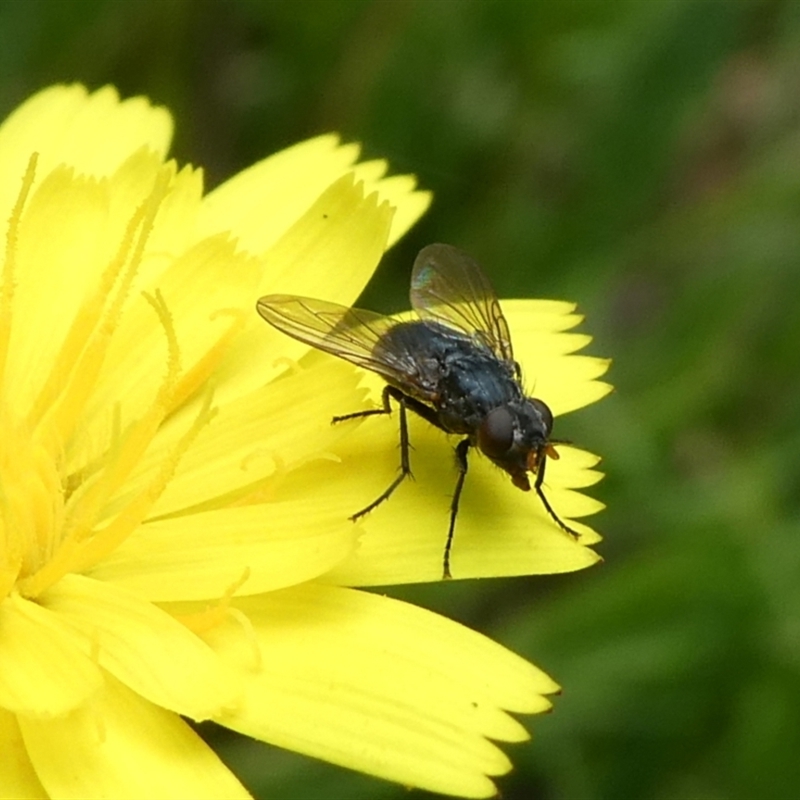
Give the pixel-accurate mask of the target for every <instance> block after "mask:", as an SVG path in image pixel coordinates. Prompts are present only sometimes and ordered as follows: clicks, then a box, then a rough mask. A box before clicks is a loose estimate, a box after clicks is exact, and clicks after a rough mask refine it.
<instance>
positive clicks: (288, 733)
mask: <svg viewBox="0 0 800 800" xmlns="http://www.w3.org/2000/svg"><path fill="white" fill-rule="evenodd" d="M235 605H236V606H237V607H238V608H239V609H240V610H242V611H244V612H245V613H246V614H247V616H248V618H249V619H250V621H251V622H252V625H253V633H254V635H255V637H256V641H257V642H258V646H259V648H260V659H259V661H258V663H254V654H253V649H252V643H251V642H250V641H249V640H248V639H246V638H245V637H244V636H243V635H242V631H241V628H240V627H239V626H237V625H236V624H234V623H231V624H230V625H225V626H221V627H218V628H215V629H214V630H213V631H211V632H210V633H209V634H208V639H209V642H210V643H211V644H212V646H213V647H215V648H217V649H218V651H219V652H220V653H222V654H224V655H225V656H226V657H227V658H229V659H230V660H231V662H232V663H235V664H237V665H238V666H239V667H240V668H241V669H242V670H243V672H244V673H245V675H246V676H247V680H248V689H247V695H246V700H245V702H244V703H243V705H242V706H241V708H240V709H238V710H237V711H236V712H234V713H231V714H226V715H225V716H223V717H221V718H220V720H219V721H220V722H221V723H222V724H224V725H227V726H229V727H232V728H234V729H236V730H239V731H241V732H243V733H246V734H248V735H250V736H255V737H257V738H260V739H263V740H265V741H268V742H271V743H274V744H277V745H279V746H281V747H287V748H291V749H293V750H297V751H299V752H302V753H307V754H308V755H312V756H315V757H318V758H323V759H325V760H328V761H332V762H334V763H337V764H341V765H343V766H346V767H350V768H352V769H358V770H361V771H364V772H368V773H371V774H374V775H378V776H380V777H383V778H387V779H389V780H395V781H398V782H401V783H403V784H406V785H409V786H418V787H422V788H425V789H428V790H430V791H435V792H443V793H447V794H459V795H463V796H466V797H489V796H491V795H493V794H494V793H495V791H496V790H495V788H494V786H493V784H492V782H491V781H490V780H489V778H488V777H487V776H490V775H499V774H503V773H505V772H507V771H508V770H509V768H510V764H509V762H508V759H507V758H506V756H505V755H504V754H503V753H502V752H501V751H500V750H499V749H498V748H497V747H496V746H495V745H493V744H491V743H490V742H489V741H488V740H487V738H486V737H491V738H494V739H499V740H503V741H520V740H523V739H525V738H527V733H526V731H525V729H524V728H522V726H521V725H519V723H517V722H516V721H515V720H513V719H512V718H511V717H510V716H508V714H506V713H505V711H504V709H506V710H512V711H517V712H525V713H535V712H538V711H543V710H546V709H547V708H549V705H550V704H549V702H548V701H547V699H546V698H545V697H544V696H543V695H544V694H547V693H551V692H553V691H556V690H557V686H556V685H555V684H554V683H553V682H552V681H551V680H550V679H549V678H548V677H547V676H546V675H544V673H542V672H540V671H539V670H537V669H536V668H535V667H534V666H533V665H531V664H528V663H527V662H525V661H524V660H523V659H521V658H519V657H517V656H515V655H513V654H512V653H510V652H508V651H506V650H504V649H503V648H502V647H500V646H499V645H497V644H495V643H494V642H492V641H491V640H489V639H486V638H484V637H483V636H481V635H480V634H477V633H475V632H473V631H470V630H468V629H467V628H464V627H462V626H460V625H457V624H456V623H453V622H450V621H449V620H446V619H444V618H442V617H439V616H438V615H436V614H433V613H431V612H428V611H425V610H422V609H419V608H415V607H414V606H411V605H407V604H405V603H401V602H398V601H395V600H391V599H388V598H385V597H378V596H375V595H370V594H366V593H362V592H356V591H353V590H347V589H337V588H334V587H323V586H314V585H305V586H302V587H295V588H293V589H288V590H286V591H283V592H275V593H272V594H270V595H268V596H264V597H253V598H248V599H242V600H237V601H235Z"/></svg>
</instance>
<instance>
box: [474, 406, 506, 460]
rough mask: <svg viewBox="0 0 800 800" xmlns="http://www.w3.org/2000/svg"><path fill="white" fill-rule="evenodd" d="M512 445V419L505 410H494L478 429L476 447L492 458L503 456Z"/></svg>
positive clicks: (501, 408)
mask: <svg viewBox="0 0 800 800" xmlns="http://www.w3.org/2000/svg"><path fill="white" fill-rule="evenodd" d="M513 444H514V417H513V415H512V414H511V412H510V411H509V410H508V409H507V408H503V407H502V406H501V407H500V408H495V409H494V410H493V411H490V412H489V413H488V414H487V415H486V418H485V419H484V420H483V422H482V423H481V427H480V428H478V447H480V449H481V450H482V451H483V452H484V453H485V454H486V455H487V456H489V457H490V458H492V457H498V456H503V455H505V454H506V453H507V452H508V451H509V450H510V449H511V445H513Z"/></svg>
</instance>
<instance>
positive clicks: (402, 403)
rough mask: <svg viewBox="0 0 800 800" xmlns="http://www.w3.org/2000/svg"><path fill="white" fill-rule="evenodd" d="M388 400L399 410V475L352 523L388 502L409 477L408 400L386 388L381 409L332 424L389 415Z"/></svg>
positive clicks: (337, 420)
mask: <svg viewBox="0 0 800 800" xmlns="http://www.w3.org/2000/svg"><path fill="white" fill-rule="evenodd" d="M389 398H393V399H394V400H395V401H396V402H397V405H398V407H399V409H400V474H399V475H398V476H397V477H396V478H395V479H394V480H393V481H392V482H391V484H390V485H389V488H388V489H386V491H385V492H383V493H382V494H381V495H380V496H379V497H377V498H376V499H375V500H373V501H372V502H371V503H370V504H369V505H368V506H366V507H365V508H362V509H361V511H356V513H355V514H353V516H352V517H350V519H352V520H353V521H355V520H357V519H359V518H360V517H363V516H364V515H365V514H369V512H370V511H372V509H373V508H375V507H376V506H379V505H380V504H381V503H382V502H383V501H384V500H388V499H389V498H390V497H391V496H392V494H393V492H394V490H395V489H396V488H397V487H398V486H399V485H400V484H401V483H402V482H403V481H404V480H405V479H406V478H408V477H409V476H410V475H411V462H410V460H409V457H408V452H409V449H410V445H409V443H408V421H407V419H406V404H407V402H408V400H409V398H407V397H406V396H405V395H404V394H403V393H402V392H401V391H400V390H399V389H395V388H394V387H393V386H387V387H386V388H384V390H383V408H375V409H371V410H369V411H357V412H356V413H355V414H346V415H345V416H343V417H334V418H333V421H334V422H341V421H342V420H345V419H353V418H354V417H367V416H372V415H374V414H390V413H391V411H392V408H391V405H390V403H389Z"/></svg>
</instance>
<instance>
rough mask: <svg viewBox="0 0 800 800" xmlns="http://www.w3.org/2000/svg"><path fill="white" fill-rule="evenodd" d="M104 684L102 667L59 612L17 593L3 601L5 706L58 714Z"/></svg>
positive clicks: (1, 698) (0, 657) (0, 653)
mask: <svg viewBox="0 0 800 800" xmlns="http://www.w3.org/2000/svg"><path fill="white" fill-rule="evenodd" d="M101 685H102V676H101V673H100V670H99V669H98V668H97V666H96V665H95V664H94V663H93V662H92V661H91V660H90V659H89V657H87V656H86V655H85V653H84V652H82V651H81V649H80V646H79V642H78V641H77V640H76V637H75V636H74V635H73V634H72V632H71V631H70V630H69V629H68V628H67V627H66V626H65V625H64V624H63V622H62V621H61V620H59V619H58V618H57V617H56V616H55V615H54V614H52V613H50V612H49V611H47V610H46V609H43V608H40V607H39V606H38V605H37V604H36V603H32V602H30V601H28V600H24V599H22V598H21V597H19V596H18V595H9V596H8V597H7V598H6V599H5V600H4V601H3V602H2V603H0V708H5V709H8V710H10V711H16V712H21V713H25V714H28V715H33V716H40V717H43V718H49V717H53V716H58V715H60V714H65V713H66V712H68V711H71V710H72V709H74V708H76V707H78V706H79V705H81V704H82V703H84V702H85V701H86V700H87V699H88V698H90V697H91V696H92V695H93V694H94V693H96V692H97V691H98V689H99V688H100V686H101Z"/></svg>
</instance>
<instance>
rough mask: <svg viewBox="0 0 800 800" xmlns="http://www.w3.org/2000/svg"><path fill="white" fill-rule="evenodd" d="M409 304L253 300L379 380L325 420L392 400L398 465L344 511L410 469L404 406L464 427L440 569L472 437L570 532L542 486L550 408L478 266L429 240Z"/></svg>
mask: <svg viewBox="0 0 800 800" xmlns="http://www.w3.org/2000/svg"><path fill="white" fill-rule="evenodd" d="M411 306H412V308H413V309H414V311H415V312H416V314H417V317H418V319H415V320H412V321H407V322H399V321H397V320H396V319H393V318H392V317H387V316H383V315H382V314H376V313H375V312H373V311H364V310H362V309H358V308H347V307H346V306H341V305H337V304H336V303H328V302H326V301H324V300H312V299H310V298H306V297H295V296H292V295H279V294H273V295H268V296H266V297H262V298H261V299H260V300H259V301H258V304H257V307H258V313H259V314H261V316H262V317H263V318H264V319H265V320H266V321H267V322H269V323H270V324H271V325H273V326H274V327H276V328H277V329H278V330H280V331H282V332H283V333H286V334H288V335H289V336H292V337H294V338H295V339H299V340H300V341H301V342H305V343H306V344H309V345H311V346H312V347H315V348H317V349H319V350H323V351H325V352H326V353H330V354H332V355H334V356H338V357H339V358H343V359H345V360H346V361H349V362H351V363H352V364H355V365H356V366H359V367H363V368H364V369H368V370H372V371H373V372H375V373H377V374H378V375H380V376H381V377H382V378H383V379H384V380H385V381H386V384H387V385H386V386H385V387H384V390H383V395H382V404H381V407H380V408H375V409H369V410H366V411H356V412H354V413H351V414H344V415H342V416H336V417H334V418H333V422H334V423H337V422H342V421H344V420H349V419H357V418H360V417H369V416H373V415H378V414H390V413H391V411H392V407H391V401H394V402H395V403H396V404H397V406H398V409H399V412H400V414H399V417H400V472H399V474H398V475H397V477H396V478H395V479H394V480H393V481H392V482H391V484H389V486H388V487H387V488H386V490H385V491H384V492H383V493H382V494H381V495H379V496H378V497H376V498H375V500H373V501H372V502H371V503H370V504H369V505H367V506H365V507H364V508H362V509H361V510H360V511H357V512H356V513H355V514H353V516H352V517H351V519H353V520H357V519H359V518H360V517H363V516H364V515H365V514H368V513H369V512H370V511H372V510H373V509H374V508H376V507H377V506H379V505H380V504H381V503H383V502H384V501H385V500H388V499H389V497H391V495H392V494H393V493H394V491H395V489H397V487H398V486H399V485H400V484H401V483H402V482H403V481H404V480H405V479H406V478H407V477H408V476H409V475H410V474H411V466H410V461H409V449H410V448H409V441H408V425H407V420H406V412H407V411H413V412H414V413H415V414H418V415H419V416H420V417H422V418H423V419H424V420H427V421H428V422H429V423H430V424H431V425H435V426H436V427H437V428H440V429H441V430H443V431H444V432H445V433H452V434H458V435H461V436H463V437H464V438H463V439H461V441H460V442H459V443H458V445H456V448H455V454H456V464H457V467H458V477H457V479H456V486H455V491H454V492H453V499H452V501H451V504H450V526H449V528H448V531H447V540H446V542H445V546H444V555H443V558H442V576H443V577H444V578H450V577H451V573H450V551H451V548H452V545H453V534H454V532H455V526H456V517H457V516H458V504H459V500H460V499H461V492H462V489H463V488H464V480H465V478H466V476H467V465H468V462H467V456H468V454H469V450H470V448H474V447H477V448H478V450H480V451H481V452H482V453H483V454H484V455H485V456H487V457H488V458H489V459H490V460H491V461H493V462H494V463H495V464H497V466H498V467H500V468H501V469H503V470H505V471H506V472H507V473H508V474H509V475H510V476H511V482H512V483H513V484H514V486H516V487H517V488H519V489H522V490H523V491H526V492H527V491H530V488H531V482H530V480H529V477H528V473H532V474H533V476H534V481H533V488H534V490H535V491H536V494H537V495H538V496H539V499H540V500H541V502H542V504H543V505H544V507H545V509H546V510H547V513H548V514H549V515H550V517H552V519H553V520H554V521H555V522H556V524H557V525H558V526H559V527H560V528H561V529H562V530H563V531H565V532H566V533H568V534H570V535H572V536H574V537H577V536H578V534H577V532H576V531H574V530H572V528H570V527H568V526H567V525H565V524H564V523H563V522H562V521H561V519H560V518H559V516H558V514H556V512H555V511H554V510H553V507H552V506H551V505H550V503H549V501H548V500H547V497H545V494H544V490H543V489H542V483H543V481H544V474H545V464H546V463H547V458H548V457H549V458H553V459H557V458H558V453H557V451H556V449H555V447H554V444H553V442H552V441H551V440H550V434H551V432H552V430H553V414H552V412H551V411H550V409H549V408H548V406H547V405H546V404H545V403H544V402H543V401H542V400H539V399H538V398H536V397H529V396H527V395H526V394H525V392H524V391H523V389H522V386H521V372H520V367H519V364H518V363H517V362H516V361H515V360H514V353H513V350H512V347H511V337H510V335H509V330H508V323H507V322H506V319H505V317H504V316H503V312H502V311H501V309H500V303H499V302H498V300H497V295H496V294H495V292H494V289H493V288H492V285H491V284H490V283H489V279H488V278H487V277H486V275H485V274H484V273H483V270H482V269H481V268H480V266H479V265H478V264H477V262H476V261H475V260H474V259H472V258H471V257H470V256H468V255H467V254H466V253H464V252H462V251H461V250H458V249H456V248H455V247H451V246H450V245H446V244H431V245H428V246H427V247H425V248H423V249H422V250H421V251H420V253H419V255H418V256H417V258H416V261H415V262H414V268H413V270H412V273H411Z"/></svg>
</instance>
